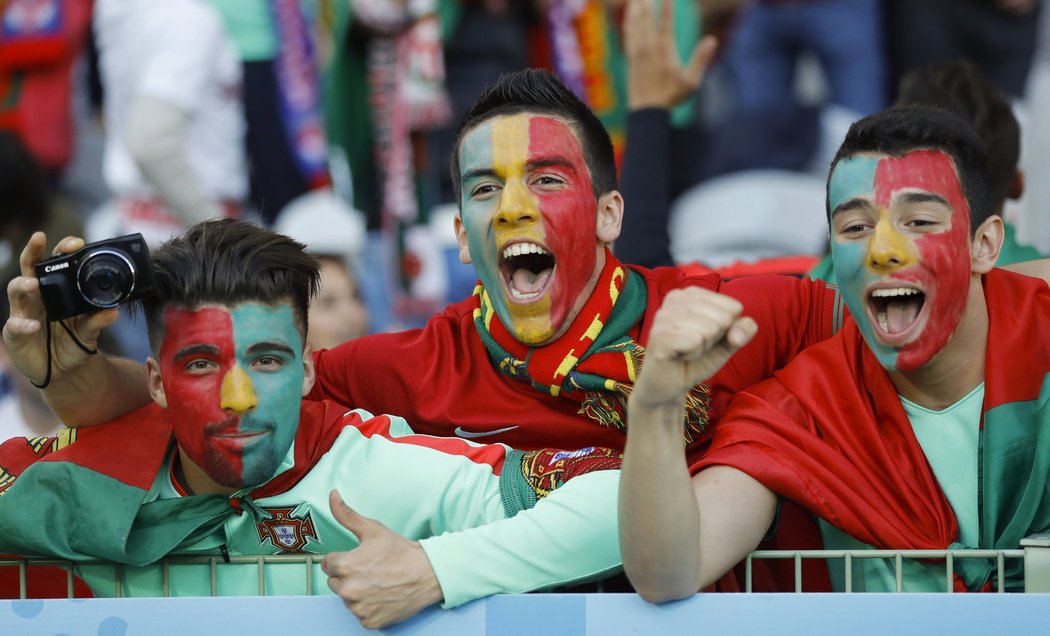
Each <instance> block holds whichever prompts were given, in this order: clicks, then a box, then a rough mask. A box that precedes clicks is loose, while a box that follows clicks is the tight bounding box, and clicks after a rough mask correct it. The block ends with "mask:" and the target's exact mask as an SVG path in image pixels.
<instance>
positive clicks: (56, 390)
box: [44, 354, 150, 426]
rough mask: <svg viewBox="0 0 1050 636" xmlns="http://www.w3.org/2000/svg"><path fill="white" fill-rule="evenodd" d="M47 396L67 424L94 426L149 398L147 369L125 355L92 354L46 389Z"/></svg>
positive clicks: (50, 404)
mask: <svg viewBox="0 0 1050 636" xmlns="http://www.w3.org/2000/svg"><path fill="white" fill-rule="evenodd" d="M44 399H45V400H47V403H48V405H49V406H50V407H51V408H52V409H53V410H54V411H55V413H56V414H57V415H58V417H59V419H61V420H62V421H63V422H64V423H65V424H66V425H67V426H91V425H93V424H99V423H101V422H105V421H108V420H111V419H113V418H115V417H118V416H120V415H124V414H125V413H127V412H129V411H131V410H133V409H136V408H139V407H141V406H145V405H146V404H148V403H149V401H150V396H149V391H148V389H147V385H146V368H145V367H144V366H142V365H141V364H138V363H136V362H132V361H131V360H127V359H125V358H117V357H110V356H106V355H104V354H99V355H96V356H92V357H91V359H90V360H88V362H86V363H85V364H84V365H83V366H81V367H79V368H77V369H76V370H75V371H74V372H71V373H69V374H68V375H66V376H64V377H62V378H61V379H57V380H55V381H53V382H52V383H51V384H50V385H49V386H48V387H47V388H46V389H44Z"/></svg>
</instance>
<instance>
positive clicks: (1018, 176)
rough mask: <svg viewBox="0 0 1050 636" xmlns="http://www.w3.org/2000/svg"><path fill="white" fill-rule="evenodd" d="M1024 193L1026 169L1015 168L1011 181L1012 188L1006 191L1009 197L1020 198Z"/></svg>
mask: <svg viewBox="0 0 1050 636" xmlns="http://www.w3.org/2000/svg"><path fill="white" fill-rule="evenodd" d="M1023 194H1024V171H1023V170H1015V171H1014V178H1013V180H1012V181H1010V190H1009V191H1007V193H1006V198H1008V199H1014V200H1017V199H1020V198H1021V196H1022V195H1023Z"/></svg>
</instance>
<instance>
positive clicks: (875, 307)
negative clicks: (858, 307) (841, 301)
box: [868, 287, 926, 340]
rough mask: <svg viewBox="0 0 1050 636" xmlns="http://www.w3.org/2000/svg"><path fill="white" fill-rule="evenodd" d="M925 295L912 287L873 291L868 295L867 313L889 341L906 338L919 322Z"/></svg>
mask: <svg viewBox="0 0 1050 636" xmlns="http://www.w3.org/2000/svg"><path fill="white" fill-rule="evenodd" d="M925 304H926V294H924V293H923V292H922V291H920V290H918V289H915V288H914V287H890V288H883V289H874V290H872V291H871V293H870V294H869V295H868V311H869V312H871V316H872V318H873V319H874V324H875V326H876V328H877V329H878V330H879V331H881V332H882V334H883V335H885V336H887V337H888V339H890V340H896V339H898V338H901V337H904V336H906V335H907V334H908V333H909V332H910V331H911V330H912V328H913V327H915V325H916V324H918V322H919V316H920V315H921V314H922V308H923V306H924V305H925Z"/></svg>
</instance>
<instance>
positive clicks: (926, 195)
mask: <svg viewBox="0 0 1050 636" xmlns="http://www.w3.org/2000/svg"><path fill="white" fill-rule="evenodd" d="M900 200H901V203H939V204H941V205H943V206H946V207H951V205H949V204H948V200H947V199H945V198H944V197H942V196H941V195H939V194H934V193H932V192H905V193H903V194H901V195H900Z"/></svg>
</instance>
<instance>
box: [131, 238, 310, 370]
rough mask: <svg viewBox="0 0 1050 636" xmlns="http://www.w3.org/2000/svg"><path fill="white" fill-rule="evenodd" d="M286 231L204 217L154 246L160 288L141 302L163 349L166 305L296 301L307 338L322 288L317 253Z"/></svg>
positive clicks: (149, 326)
mask: <svg viewBox="0 0 1050 636" xmlns="http://www.w3.org/2000/svg"><path fill="white" fill-rule="evenodd" d="M305 249H306V248H305V246H304V245H303V244H302V243H299V242H298V241H295V240H292V239H290V238H288V237H287V236H285V235H283V234H278V233H276V232H272V231H270V230H267V229H266V228H263V227H259V226H257V225H253V224H251V223H246V222H244V221H237V220H234V219H217V220H211V221H202V222H200V223H197V224H196V225H193V226H192V227H190V228H189V229H188V230H186V231H185V232H184V233H182V234H181V235H179V236H176V237H175V238H172V239H171V240H169V241H167V242H166V243H164V244H163V245H161V246H160V247H159V248H157V249H156V250H152V251H151V254H150V256H151V259H152V261H153V276H154V278H155V282H156V284H155V290H154V292H153V293H152V294H150V295H149V296H147V297H146V298H144V299H143V300H142V302H141V305H142V310H143V313H144V314H145V316H146V327H147V329H148V331H149V340H150V346H151V347H152V348H153V351H154V353H156V352H158V351H159V350H160V343H161V341H162V340H163V339H164V309H165V308H166V307H168V306H169V305H174V306H178V307H185V308H188V309H195V308H197V307H200V306H201V305H205V304H211V303H215V304H219V305H227V306H229V305H236V304H240V303H245V302H260V303H264V304H268V305H274V304H277V303H280V302H282V301H290V302H291V303H292V308H293V310H294V313H295V321H296V326H297V327H298V329H299V332H300V334H301V335H302V337H303V343H304V344H305V343H306V323H307V315H308V312H309V306H310V299H311V298H312V297H313V295H314V294H315V293H316V292H317V281H318V276H319V274H318V263H317V259H316V258H314V257H313V256H311V255H309V254H307V253H306V251H305Z"/></svg>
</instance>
